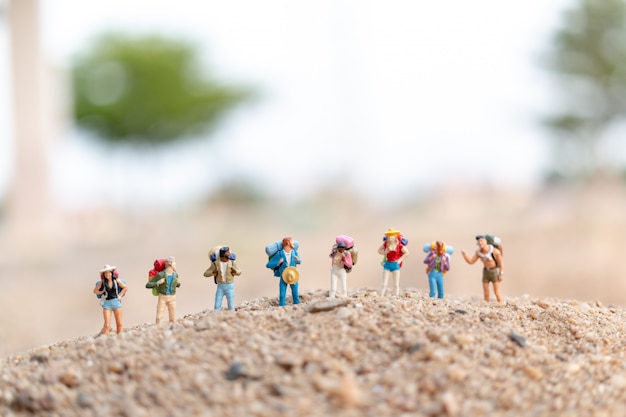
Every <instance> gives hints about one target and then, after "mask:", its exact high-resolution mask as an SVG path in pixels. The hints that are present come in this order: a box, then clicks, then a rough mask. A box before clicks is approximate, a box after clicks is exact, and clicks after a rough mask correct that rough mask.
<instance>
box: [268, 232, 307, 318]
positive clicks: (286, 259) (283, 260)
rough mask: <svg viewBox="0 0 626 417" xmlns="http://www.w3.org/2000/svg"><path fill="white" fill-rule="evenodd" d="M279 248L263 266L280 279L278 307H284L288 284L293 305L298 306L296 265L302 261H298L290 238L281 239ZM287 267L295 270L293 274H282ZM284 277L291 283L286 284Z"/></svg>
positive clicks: (291, 272)
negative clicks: (272, 271)
mask: <svg viewBox="0 0 626 417" xmlns="http://www.w3.org/2000/svg"><path fill="white" fill-rule="evenodd" d="M270 246H272V245H270ZM279 247H280V249H279V250H277V251H276V252H275V253H274V254H272V255H270V258H269V260H268V261H267V264H266V265H265V266H266V267H267V268H269V269H272V270H274V276H275V277H279V278H281V279H280V280H279V281H280V283H279V285H280V287H279V297H278V305H279V306H284V305H285V304H286V296H287V285H288V284H289V287H291V297H292V298H293V303H294V304H300V297H299V296H298V279H297V278H298V277H297V275H298V274H297V272H298V270H297V269H296V265H299V264H300V263H302V260H301V259H300V255H299V254H298V249H297V248H296V246H295V244H294V241H293V238H292V237H290V236H288V237H285V238H283V240H282V241H281V242H280V244H279ZM267 252H268V248H267V247H266V253H267ZM268 255H269V253H268ZM288 267H293V270H295V272H294V271H293V270H290V271H289V272H288V274H283V272H284V271H285V269H287V268H288ZM285 275H288V277H287V278H288V281H292V282H286V281H285ZM294 277H295V278H296V280H295V281H294V280H293V278H294Z"/></svg>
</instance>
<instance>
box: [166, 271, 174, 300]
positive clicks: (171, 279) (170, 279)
mask: <svg viewBox="0 0 626 417" xmlns="http://www.w3.org/2000/svg"><path fill="white" fill-rule="evenodd" d="M172 282H174V274H170V275H168V276H167V295H170V294H172Z"/></svg>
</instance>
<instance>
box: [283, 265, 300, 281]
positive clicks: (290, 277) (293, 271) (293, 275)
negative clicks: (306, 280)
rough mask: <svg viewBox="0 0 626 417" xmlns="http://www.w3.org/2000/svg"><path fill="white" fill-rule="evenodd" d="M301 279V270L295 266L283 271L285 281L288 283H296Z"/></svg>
mask: <svg viewBox="0 0 626 417" xmlns="http://www.w3.org/2000/svg"><path fill="white" fill-rule="evenodd" d="M299 279H300V271H298V269H297V268H296V267H295V266H288V267H287V268H285V270H284V271H283V281H285V282H286V283H287V284H295V283H296V282H298V280H299Z"/></svg>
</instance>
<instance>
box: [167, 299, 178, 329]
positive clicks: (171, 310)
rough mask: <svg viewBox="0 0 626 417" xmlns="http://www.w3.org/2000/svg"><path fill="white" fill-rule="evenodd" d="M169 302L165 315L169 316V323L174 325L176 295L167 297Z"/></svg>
mask: <svg viewBox="0 0 626 417" xmlns="http://www.w3.org/2000/svg"><path fill="white" fill-rule="evenodd" d="M169 297H170V299H169V302H168V303H167V313H168V314H169V318H170V323H174V321H175V320H176V295H170V296H169Z"/></svg>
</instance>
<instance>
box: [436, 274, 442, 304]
mask: <svg viewBox="0 0 626 417" xmlns="http://www.w3.org/2000/svg"><path fill="white" fill-rule="evenodd" d="M437 297H439V298H443V274H442V273H441V272H437Z"/></svg>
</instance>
